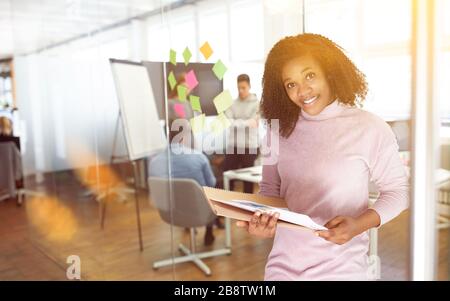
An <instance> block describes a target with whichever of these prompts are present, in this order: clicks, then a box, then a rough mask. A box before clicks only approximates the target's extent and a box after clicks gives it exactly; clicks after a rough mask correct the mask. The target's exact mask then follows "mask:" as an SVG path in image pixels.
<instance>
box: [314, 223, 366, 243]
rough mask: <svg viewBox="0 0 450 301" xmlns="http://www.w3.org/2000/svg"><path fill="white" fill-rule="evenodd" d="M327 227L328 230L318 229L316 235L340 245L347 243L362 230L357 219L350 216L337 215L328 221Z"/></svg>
mask: <svg viewBox="0 0 450 301" xmlns="http://www.w3.org/2000/svg"><path fill="white" fill-rule="evenodd" d="M325 227H326V228H328V230H321V231H316V232H315V233H316V235H317V236H319V237H322V238H324V239H325V240H328V241H330V242H333V243H335V244H338V245H342V244H345V243H346V242H348V241H350V240H351V239H352V238H353V237H355V236H356V235H358V234H359V233H361V232H362V231H361V232H360V228H359V225H358V222H357V219H355V218H353V217H350V216H337V217H335V218H333V219H332V220H330V221H329V222H328V223H326V224H325Z"/></svg>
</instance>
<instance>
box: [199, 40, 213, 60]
mask: <svg viewBox="0 0 450 301" xmlns="http://www.w3.org/2000/svg"><path fill="white" fill-rule="evenodd" d="M200 52H201V53H202V54H203V57H204V58H205V60H207V59H209V57H210V56H211V55H212V54H213V50H212V48H211V46H210V45H209V43H208V42H205V43H204V44H203V45H202V47H200Z"/></svg>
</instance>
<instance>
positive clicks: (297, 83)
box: [281, 56, 334, 115]
mask: <svg viewBox="0 0 450 301" xmlns="http://www.w3.org/2000/svg"><path fill="white" fill-rule="evenodd" d="M281 79H282V81H283V86H284V89H285V91H286V93H287V95H288V96H289V99H290V100H291V101H292V102H293V103H295V104H296V105H297V106H299V107H300V108H301V109H302V110H303V111H305V112H306V113H307V114H309V115H317V114H319V113H320V112H322V110H323V109H324V108H325V107H326V106H328V105H329V104H330V103H331V102H333V100H334V97H333V95H332V92H331V89H330V86H329V85H328V82H327V80H326V76H325V74H324V73H323V71H322V69H321V68H320V66H319V64H318V63H316V61H315V60H314V59H313V58H312V57H310V56H302V57H299V58H295V59H292V60H290V61H289V62H287V63H286V64H285V65H284V67H283V69H282V71H281Z"/></svg>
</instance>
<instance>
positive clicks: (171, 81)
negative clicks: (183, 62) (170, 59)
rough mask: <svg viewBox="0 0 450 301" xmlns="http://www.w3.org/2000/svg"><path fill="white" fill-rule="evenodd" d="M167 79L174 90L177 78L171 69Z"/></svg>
mask: <svg viewBox="0 0 450 301" xmlns="http://www.w3.org/2000/svg"><path fill="white" fill-rule="evenodd" d="M167 80H168V82H169V86H170V90H173V89H174V88H175V86H176V85H177V79H176V78H175V74H173V71H170V73H169V77H168V78H167Z"/></svg>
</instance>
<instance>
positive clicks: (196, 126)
mask: <svg viewBox="0 0 450 301" xmlns="http://www.w3.org/2000/svg"><path fill="white" fill-rule="evenodd" d="M190 123H191V129H192V132H193V133H194V134H197V133H201V132H202V131H203V129H204V126H205V114H201V115H198V116H195V117H193V118H191V119H190Z"/></svg>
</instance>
